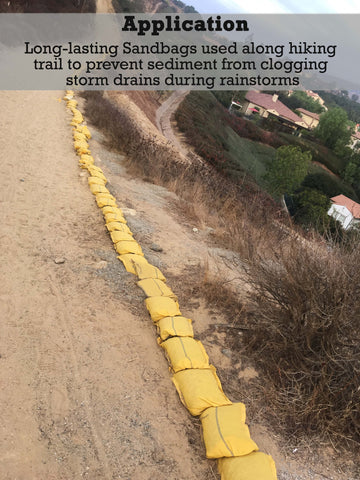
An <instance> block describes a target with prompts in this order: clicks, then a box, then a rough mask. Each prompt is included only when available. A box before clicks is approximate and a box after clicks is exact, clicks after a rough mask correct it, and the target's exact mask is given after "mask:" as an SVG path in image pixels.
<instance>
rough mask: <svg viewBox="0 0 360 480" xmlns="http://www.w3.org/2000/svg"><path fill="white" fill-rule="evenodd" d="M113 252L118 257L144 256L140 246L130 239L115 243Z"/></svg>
mask: <svg viewBox="0 0 360 480" xmlns="http://www.w3.org/2000/svg"><path fill="white" fill-rule="evenodd" d="M115 250H116V251H117V253H118V254H119V255H125V254H126V253H135V254H136V255H144V254H143V252H142V250H141V247H140V245H139V244H138V243H137V242H136V241H135V240H134V239H132V240H131V241H130V242H129V241H123V242H117V243H116V244H115Z"/></svg>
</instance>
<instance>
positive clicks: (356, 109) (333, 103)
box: [317, 91, 360, 123]
mask: <svg viewBox="0 0 360 480" xmlns="http://www.w3.org/2000/svg"><path fill="white" fill-rule="evenodd" d="M317 93H318V94H319V95H320V96H321V98H322V99H323V100H324V101H325V104H326V106H327V107H328V108H329V109H331V108H334V107H341V108H343V109H344V110H345V112H346V113H347V115H348V118H349V119H350V120H351V121H352V122H355V123H359V122H360V103H357V102H356V101H354V100H352V99H350V98H349V97H348V96H347V95H344V94H342V95H336V94H335V93H330V92H321V91H318V92H317Z"/></svg>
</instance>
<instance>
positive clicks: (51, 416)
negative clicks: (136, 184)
mask: <svg viewBox="0 0 360 480" xmlns="http://www.w3.org/2000/svg"><path fill="white" fill-rule="evenodd" d="M0 96H1V105H2V112H3V113H2V115H1V116H0V128H1V131H2V136H1V149H0V151H1V166H2V176H3V183H2V190H1V204H0V205H1V225H2V227H1V243H2V250H1V253H2V258H1V262H0V273H1V278H2V283H1V287H0V305H1V306H0V310H1V311H0V317H1V319H2V321H1V323H0V339H1V340H0V365H1V368H0V372H1V373H0V383H1V385H2V388H1V390H0V404H1V411H2V412H5V414H3V415H2V416H1V420H0V424H1V432H2V435H1V439H0V459H1V465H2V467H1V479H2V480H7V479H9V480H10V479H11V480H13V479H15V478H17V479H19V480H20V479H24V480H25V479H26V480H29V479H34V480H35V479H36V480H42V479H47V480H51V479H56V480H58V479H63V480H69V479H73V478H81V477H83V478H87V479H91V480H98V479H100V478H101V479H115V478H121V479H129V480H130V479H131V480H133V479H136V480H148V479H149V478H157V479H160V480H161V479H164V480H165V479H166V480H180V479H185V478H186V479H193V480H195V479H204V480H205V478H211V476H212V475H213V474H212V468H214V467H213V464H212V463H211V462H208V461H206V460H205V459H204V455H203V452H201V454H199V452H197V451H196V448H194V445H193V444H194V438H195V443H196V442H197V445H201V444H200V437H199V432H198V428H197V427H196V426H194V424H193V421H192V419H191V418H190V417H189V415H188V414H187V413H186V411H185V409H183V408H182V407H181V406H180V403H179V400H178V397H177V395H176V393H175V390H174V388H173V386H172V384H171V381H170V376H169V372H168V364H167V362H166V360H165V359H164V356H163V354H162V352H161V350H160V349H159V347H158V346H157V343H156V334H155V331H154V328H153V326H152V325H151V321H149V318H148V315H147V313H146V311H145V308H144V306H143V300H144V297H143V296H142V294H141V291H140V290H139V289H137V287H136V285H135V281H134V279H133V277H132V276H131V275H130V274H128V273H126V272H125V270H124V269H123V267H122V265H121V263H120V262H119V261H118V260H117V258H116V254H115V252H114V250H113V247H112V244H111V241H110V238H109V237H108V235H107V233H106V231H105V228H104V223H103V219H102V216H101V212H100V211H99V209H98V208H97V206H96V204H95V202H94V199H93V196H92V195H91V193H90V191H89V188H88V185H87V181H86V177H85V176H84V173H83V172H80V170H79V167H78V166H77V158H76V156H75V155H74V152H73V149H72V138H71V128H70V126H69V118H67V115H68V113H67V112H66V111H65V107H64V104H63V103H62V102H60V101H59V98H60V97H61V96H62V92H0ZM29 119H31V121H29ZM94 143H96V141H94ZM114 168H115V167H114ZM130 184H131V182H130ZM119 190H120V191H121V188H120V186H119ZM146 194H147V193H146V192H145V191H143V195H146ZM153 198H154V202H155V201H158V200H156V194H155V192H154V193H153ZM158 202H159V201H158ZM154 210H156V209H154ZM136 218H137V217H134V221H135V222H136ZM148 228H149V229H150V226H149V227H148ZM144 229H145V227H143V235H144V236H146V235H147V231H145V230H144ZM145 249H146V245H145ZM197 437H198V438H197ZM199 448H200V447H199Z"/></svg>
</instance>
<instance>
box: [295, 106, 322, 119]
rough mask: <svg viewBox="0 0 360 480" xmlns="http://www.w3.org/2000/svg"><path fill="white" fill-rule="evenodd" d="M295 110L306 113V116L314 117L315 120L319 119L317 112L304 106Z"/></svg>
mask: <svg viewBox="0 0 360 480" xmlns="http://www.w3.org/2000/svg"><path fill="white" fill-rule="evenodd" d="M296 110H297V111H298V112H301V113H303V114H304V115H307V116H308V117H312V118H315V119H316V120H320V115H319V114H318V113H314V112H309V110H305V108H297V109H296Z"/></svg>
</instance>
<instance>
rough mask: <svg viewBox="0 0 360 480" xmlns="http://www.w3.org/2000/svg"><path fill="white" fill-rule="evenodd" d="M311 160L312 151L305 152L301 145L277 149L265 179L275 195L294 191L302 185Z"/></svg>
mask: <svg viewBox="0 0 360 480" xmlns="http://www.w3.org/2000/svg"><path fill="white" fill-rule="evenodd" d="M310 162H311V153H310V152H303V151H302V150H301V149H300V148H299V147H292V146H290V145H286V146H282V147H279V148H278V149H277V150H276V155H275V160H274V161H273V162H272V164H271V166H270V168H269V170H268V172H267V174H266V176H265V179H266V180H267V182H268V183H269V186H270V189H271V191H272V192H273V194H274V195H275V196H279V195H282V194H284V193H292V192H294V191H295V190H296V189H297V188H299V186H300V185H301V183H302V181H303V180H304V178H305V176H306V174H307V172H308V170H309V167H310Z"/></svg>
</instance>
